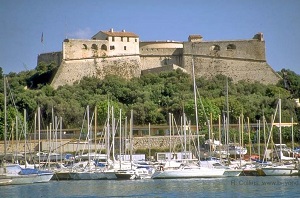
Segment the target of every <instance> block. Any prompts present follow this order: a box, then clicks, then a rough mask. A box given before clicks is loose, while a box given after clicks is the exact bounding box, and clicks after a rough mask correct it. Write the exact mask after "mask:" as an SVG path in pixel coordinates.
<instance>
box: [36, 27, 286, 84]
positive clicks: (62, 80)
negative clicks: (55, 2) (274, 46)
mask: <svg viewBox="0 0 300 198" xmlns="http://www.w3.org/2000/svg"><path fill="white" fill-rule="evenodd" d="M41 62H45V63H51V62H54V63H56V64H57V65H58V66H59V67H58V69H57V71H56V73H55V74H54V76H53V78H52V82H51V86H52V87H54V88H58V87H59V86H62V85H66V84H68V85H72V84H73V83H74V82H76V81H80V80H81V79H82V78H83V77H85V76H88V77H97V78H100V79H103V78H104V77H105V76H106V75H110V74H111V75H118V76H121V77H123V78H125V79H131V78H133V77H140V76H141V75H143V74H146V73H149V72H161V71H168V70H173V69H178V68H179V69H182V70H183V71H185V72H187V73H189V74H192V66H193V64H194V68H195V75H196V76H197V77H200V76H205V77H207V78H211V77H213V76H215V75H217V74H223V75H226V76H228V77H230V78H232V79H233V81H234V82H238V81H240V80H244V81H247V82H260V83H263V84H276V83H277V82H278V81H279V80H280V79H281V77H280V76H279V75H278V74H277V73H276V72H275V71H274V70H273V69H272V67H271V66H270V65H269V64H268V63H267V61H266V53H265V41H264V38H263V34H262V33H258V34H255V35H254V37H253V38H252V39H248V40H227V41H204V40H203V37H202V36H201V35H189V37H188V41H171V40H167V41H140V39H139V36H138V35H137V34H135V33H132V32H126V31H125V30H122V31H119V32H117V31H114V30H113V29H110V30H109V31H99V32H98V33H97V34H95V35H94V36H93V37H92V38H91V39H65V40H64V41H63V43H62V51H60V52H52V53H44V54H40V55H39V56H38V64H39V63H41Z"/></svg>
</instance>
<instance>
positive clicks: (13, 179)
mask: <svg viewBox="0 0 300 198" xmlns="http://www.w3.org/2000/svg"><path fill="white" fill-rule="evenodd" d="M36 177H37V175H1V176H0V179H1V180H10V182H9V183H8V184H9V185H19V184H32V183H34V180H35V179H36Z"/></svg>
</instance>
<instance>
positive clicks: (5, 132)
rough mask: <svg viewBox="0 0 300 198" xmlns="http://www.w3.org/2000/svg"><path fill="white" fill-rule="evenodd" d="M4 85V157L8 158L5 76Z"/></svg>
mask: <svg viewBox="0 0 300 198" xmlns="http://www.w3.org/2000/svg"><path fill="white" fill-rule="evenodd" d="M3 85H4V156H6V149H7V142H6V134H7V117H6V113H7V112H6V111H7V108H6V105H7V101H6V95H7V93H6V83H5V76H3Z"/></svg>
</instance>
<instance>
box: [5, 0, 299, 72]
mask: <svg viewBox="0 0 300 198" xmlns="http://www.w3.org/2000/svg"><path fill="white" fill-rule="evenodd" d="M110 28H113V29H114V31H121V30H123V29H125V30H126V31H128V32H133V33H135V34H137V35H139V38H140V40H141V41H154V40H175V41H187V40H188V36H189V35H191V34H200V35H202V36H203V40H205V41H213V40H243V39H252V38H253V36H254V35H255V34H256V33H258V32H262V33H263V34H264V39H265V43H266V59H267V62H268V63H269V65H270V66H271V67H272V68H273V69H274V70H275V71H280V70H281V69H283V68H284V69H289V70H292V71H294V72H296V73H297V74H300V64H299V59H298V58H299V57H300V1H298V0H105V1H104V0H26V1H24V0H0V67H1V68H2V69H3V73H4V74H8V73H10V72H16V73H18V72H21V71H26V70H32V69H35V68H36V66H37V56H38V54H41V53H46V52H55V51H61V50H62V42H63V40H64V39H65V38H74V39H76V38H78V39H90V38H91V37H92V36H93V35H95V34H96V33H97V32H99V31H101V30H104V31H107V30H109V29H110ZM42 35H43V36H42ZM42 37H43V42H41V38H42Z"/></svg>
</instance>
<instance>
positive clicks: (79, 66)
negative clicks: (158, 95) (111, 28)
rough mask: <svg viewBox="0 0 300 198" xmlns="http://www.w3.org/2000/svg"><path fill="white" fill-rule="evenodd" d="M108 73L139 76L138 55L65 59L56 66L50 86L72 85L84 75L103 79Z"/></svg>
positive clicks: (126, 76) (127, 77)
mask: <svg viewBox="0 0 300 198" xmlns="http://www.w3.org/2000/svg"><path fill="white" fill-rule="evenodd" d="M110 74H111V75H117V76H121V77H124V78H126V79H130V78H132V77H139V76H140V75H141V70H140V58H139V56H122V57H108V58H94V59H80V60H72V61H67V60H65V61H63V62H62V64H61V66H60V67H59V68H58V71H57V73H56V75H55V77H54V79H53V80H52V83H51V86H52V87H54V88H55V89H56V88H58V87H59V86H62V85H65V84H68V85H72V84H73V83H74V82H76V81H80V80H81V79H82V78H83V77H85V76H88V77H97V78H100V79H103V78H104V77H105V76H106V75H110Z"/></svg>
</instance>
